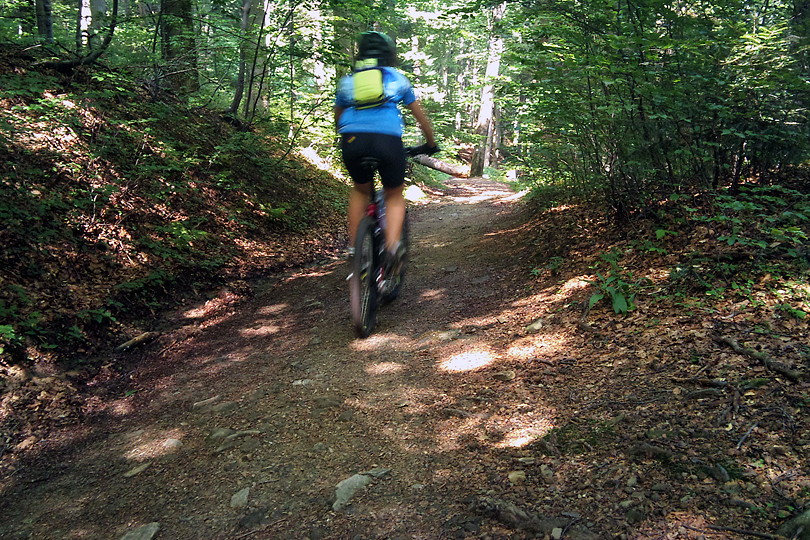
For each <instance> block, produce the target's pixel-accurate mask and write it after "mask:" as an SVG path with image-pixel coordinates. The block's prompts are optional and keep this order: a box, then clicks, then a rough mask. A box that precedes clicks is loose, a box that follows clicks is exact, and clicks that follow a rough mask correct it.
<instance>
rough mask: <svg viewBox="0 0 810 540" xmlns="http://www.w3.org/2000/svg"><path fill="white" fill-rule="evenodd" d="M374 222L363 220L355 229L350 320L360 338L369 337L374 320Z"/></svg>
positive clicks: (376, 260)
mask: <svg viewBox="0 0 810 540" xmlns="http://www.w3.org/2000/svg"><path fill="white" fill-rule="evenodd" d="M374 228H375V226H374V220H372V219H371V218H370V217H364V218H363V220H362V221H361V222H360V225H359V226H358V228H357V236H356V238H355V242H354V246H355V251H354V260H353V262H352V276H351V279H350V280H349V288H350V298H351V305H352V321H353V323H354V329H355V332H356V333H357V335H358V336H359V337H362V338H365V337H368V336H369V335H370V334H371V332H372V331H373V330H374V324H375V322H376V320H377V267H378V262H379V261H378V258H377V251H378V246H377V245H376V243H377V242H376V240H375V238H374Z"/></svg>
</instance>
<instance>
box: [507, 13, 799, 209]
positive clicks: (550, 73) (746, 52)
mask: <svg viewBox="0 0 810 540" xmlns="http://www.w3.org/2000/svg"><path fill="white" fill-rule="evenodd" d="M735 5H736V4H735V3H734V2H731V3H726V4H723V5H718V6H716V8H715V10H712V11H711V12H710V11H702V10H700V9H689V8H685V9H682V6H680V5H676V4H667V3H664V2H658V1H655V2H652V3H651V4H647V5H645V8H644V9H643V10H640V11H639V10H636V9H635V8H634V7H633V6H631V5H629V4H621V3H619V4H610V3H608V4H606V3H599V2H585V3H573V2H562V3H561V4H552V5H545V4H537V3H534V4H528V5H526V6H525V7H524V8H523V9H522V10H520V9H517V10H513V11H512V16H513V19H514V25H513V26H512V29H513V32H514V33H515V35H516V36H517V37H518V39H515V40H512V41H511V42H510V43H511V48H510V50H509V52H508V57H507V58H508V61H509V64H510V65H511V66H512V74H511V81H510V83H509V84H508V85H507V86H506V88H505V90H506V92H505V97H507V99H508V103H509V105H508V107H509V108H510V113H507V117H510V118H511V117H514V118H515V126H516V127H517V128H519V130H520V131H519V133H520V141H522V142H521V143H520V147H519V148H516V149H515V151H516V152H517V153H518V155H519V156H520V157H521V158H522V159H523V160H525V161H528V162H533V163H540V164H542V165H543V166H544V167H545V168H547V169H548V170H550V171H553V175H554V176H562V177H564V178H566V181H567V182H568V183H569V185H571V186H572V187H577V186H583V187H586V188H587V189H588V190H589V191H591V192H593V191H600V192H602V193H604V194H605V197H606V200H607V201H608V203H609V204H610V206H611V207H612V208H613V209H614V210H615V211H616V214H617V215H619V216H626V215H628V214H629V213H632V212H633V211H635V210H640V209H643V208H645V207H646V206H647V205H648V203H649V202H651V201H654V200H657V199H659V198H661V196H662V195H663V193H662V190H672V189H681V188H688V189H695V188H696V189H706V188H711V187H715V186H717V185H720V184H722V183H725V182H731V183H735V182H738V181H739V179H740V178H742V177H745V176H749V175H762V174H765V173H766V172H767V171H769V170H770V169H771V168H773V167H777V166H784V165H786V164H790V163H797V162H799V161H801V160H802V159H803V158H804V157H806V156H807V155H808V151H809V150H810V147H808V144H807V141H808V137H807V125H808V124H807V116H806V105H805V102H806V98H807V92H806V90H804V89H803V87H802V85H803V84H804V83H803V82H802V76H801V72H800V71H799V70H798V69H797V65H796V63H795V56H794V51H795V50H796V49H795V48H794V47H792V46H791V42H790V40H791V38H790V31H789V28H788V26H787V21H789V20H790V17H791V16H792V13H791V11H790V9H788V6H787V5H780V7H779V8H776V9H774V10H771V11H769V12H768V15H769V17H768V19H767V22H765V23H763V24H755V25H753V26H752V25H751V24H749V22H750V21H748V20H747V17H748V15H747V11H746V10H737V9H736V8H735V7H734V6H735ZM719 13H721V14H722V15H718V14H719ZM752 16H753V15H752ZM527 19H528V20H533V21H536V22H540V21H542V24H531V25H526V24H521V21H525V20H527ZM752 27H753V28H755V30H754V31H751V30H750V29H751V28H752ZM513 115H514V116H513Z"/></svg>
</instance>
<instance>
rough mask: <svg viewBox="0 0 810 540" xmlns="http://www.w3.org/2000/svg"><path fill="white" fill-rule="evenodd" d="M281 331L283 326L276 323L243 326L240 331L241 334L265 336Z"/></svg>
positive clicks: (245, 335)
mask: <svg viewBox="0 0 810 540" xmlns="http://www.w3.org/2000/svg"><path fill="white" fill-rule="evenodd" d="M279 332H281V327H280V326H278V325H276V324H265V325H261V326H255V327H253V328H243V329H242V330H240V331H239V334H240V335H242V336H244V337H264V336H272V335H274V334H278V333H279Z"/></svg>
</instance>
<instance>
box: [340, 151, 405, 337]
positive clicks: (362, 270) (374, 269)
mask: <svg viewBox="0 0 810 540" xmlns="http://www.w3.org/2000/svg"><path fill="white" fill-rule="evenodd" d="M361 164H362V165H363V166H364V167H367V168H369V169H371V170H372V172H373V173H374V176H375V177H376V172H377V168H378V167H379V160H378V159H376V158H373V157H366V158H363V160H362V161H361ZM375 179H376V178H375ZM408 214H409V213H408V210H407V209H406V210H405V221H404V222H403V224H402V234H401V236H400V242H401V244H402V246H403V247H404V248H405V250H404V254H403V255H402V258H401V260H400V261H399V271H398V272H396V274H395V275H387V274H386V268H385V258H386V253H385V251H386V246H385V227H386V216H385V197H384V193H383V191H382V190H379V191H378V190H377V189H376V186H375V180H372V182H371V198H370V202H369V204H368V206H367V207H366V215H365V216H364V217H363V219H362V220H361V221H360V224H359V225H358V227H357V234H356V235H355V241H354V255H353V257H352V261H351V264H352V270H351V274H349V278H348V281H349V297H350V300H351V308H352V322H353V323H354V329H355V332H356V333H357V335H358V336H359V337H362V338H366V337H368V336H369V335H370V334H371V332H372V331H373V330H374V326H375V324H376V321H377V309H378V307H379V306H380V305H385V304H389V303H391V302H393V301H394V300H396V299H397V297H398V296H399V293H400V291H401V290H402V284H403V282H404V280H405V271H406V269H407V260H408V247H409V232H410V225H409V215H408Z"/></svg>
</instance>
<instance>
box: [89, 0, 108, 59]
mask: <svg viewBox="0 0 810 540" xmlns="http://www.w3.org/2000/svg"><path fill="white" fill-rule="evenodd" d="M89 7H90V21H89V23H90V24H89V28H88V33H87V45H88V47H89V48H90V49H91V50H92V49H95V48H97V47H98V46H99V45H100V43H101V34H102V32H103V31H104V27H105V26H107V2H106V1H105V0H90V4H89Z"/></svg>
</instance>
